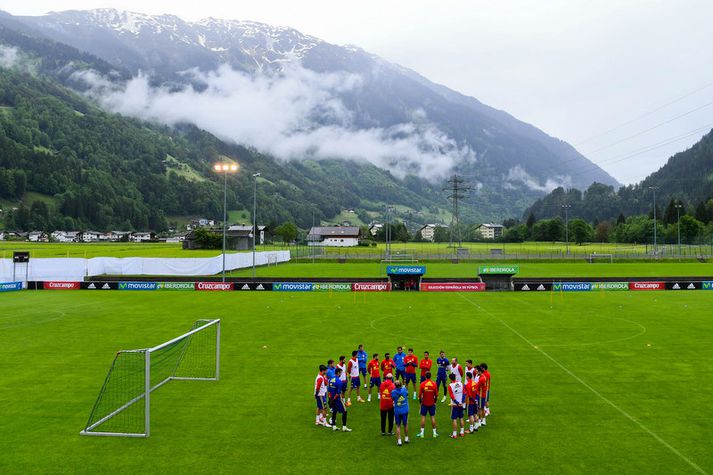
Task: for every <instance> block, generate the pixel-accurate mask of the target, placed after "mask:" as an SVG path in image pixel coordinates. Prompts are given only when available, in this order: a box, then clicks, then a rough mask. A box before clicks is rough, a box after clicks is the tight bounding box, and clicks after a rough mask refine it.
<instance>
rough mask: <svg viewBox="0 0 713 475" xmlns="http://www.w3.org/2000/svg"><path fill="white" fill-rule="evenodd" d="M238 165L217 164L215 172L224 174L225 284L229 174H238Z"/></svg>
mask: <svg viewBox="0 0 713 475" xmlns="http://www.w3.org/2000/svg"><path fill="white" fill-rule="evenodd" d="M239 168H240V167H239V166H238V164H237V163H216V164H215V165H213V170H215V171H216V172H217V173H222V174H223V282H225V227H226V222H227V221H228V173H237V172H238V169H239Z"/></svg>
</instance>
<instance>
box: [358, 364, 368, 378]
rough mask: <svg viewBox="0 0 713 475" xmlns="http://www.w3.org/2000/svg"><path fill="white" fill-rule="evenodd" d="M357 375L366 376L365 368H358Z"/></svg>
mask: <svg viewBox="0 0 713 475" xmlns="http://www.w3.org/2000/svg"><path fill="white" fill-rule="evenodd" d="M359 374H362V375H364V376H366V366H364V367H363V368H362V367H361V366H359Z"/></svg>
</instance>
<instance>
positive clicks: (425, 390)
mask: <svg viewBox="0 0 713 475" xmlns="http://www.w3.org/2000/svg"><path fill="white" fill-rule="evenodd" d="M426 355H428V352H426ZM424 377H425V379H424V381H423V382H422V383H421V386H420V387H419V389H418V399H419V401H420V402H421V432H419V433H418V434H416V437H423V428H424V426H425V425H426V414H428V415H430V416H431V427H433V437H438V432H437V431H436V398H437V397H438V386H436V383H434V382H433V380H432V379H431V372H430V371H426V374H425V375H424Z"/></svg>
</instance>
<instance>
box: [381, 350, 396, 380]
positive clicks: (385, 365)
mask: <svg viewBox="0 0 713 475" xmlns="http://www.w3.org/2000/svg"><path fill="white" fill-rule="evenodd" d="M395 370H396V363H394V360H392V359H391V353H384V360H383V361H382V362H381V374H383V375H384V376H386V375H387V374H389V373H391V374H392V375H393V374H394V371H395Z"/></svg>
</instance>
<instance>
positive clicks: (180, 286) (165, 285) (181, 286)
mask: <svg viewBox="0 0 713 475" xmlns="http://www.w3.org/2000/svg"><path fill="white" fill-rule="evenodd" d="M157 289H158V290H196V283H195V282H159V283H158V287H157Z"/></svg>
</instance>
